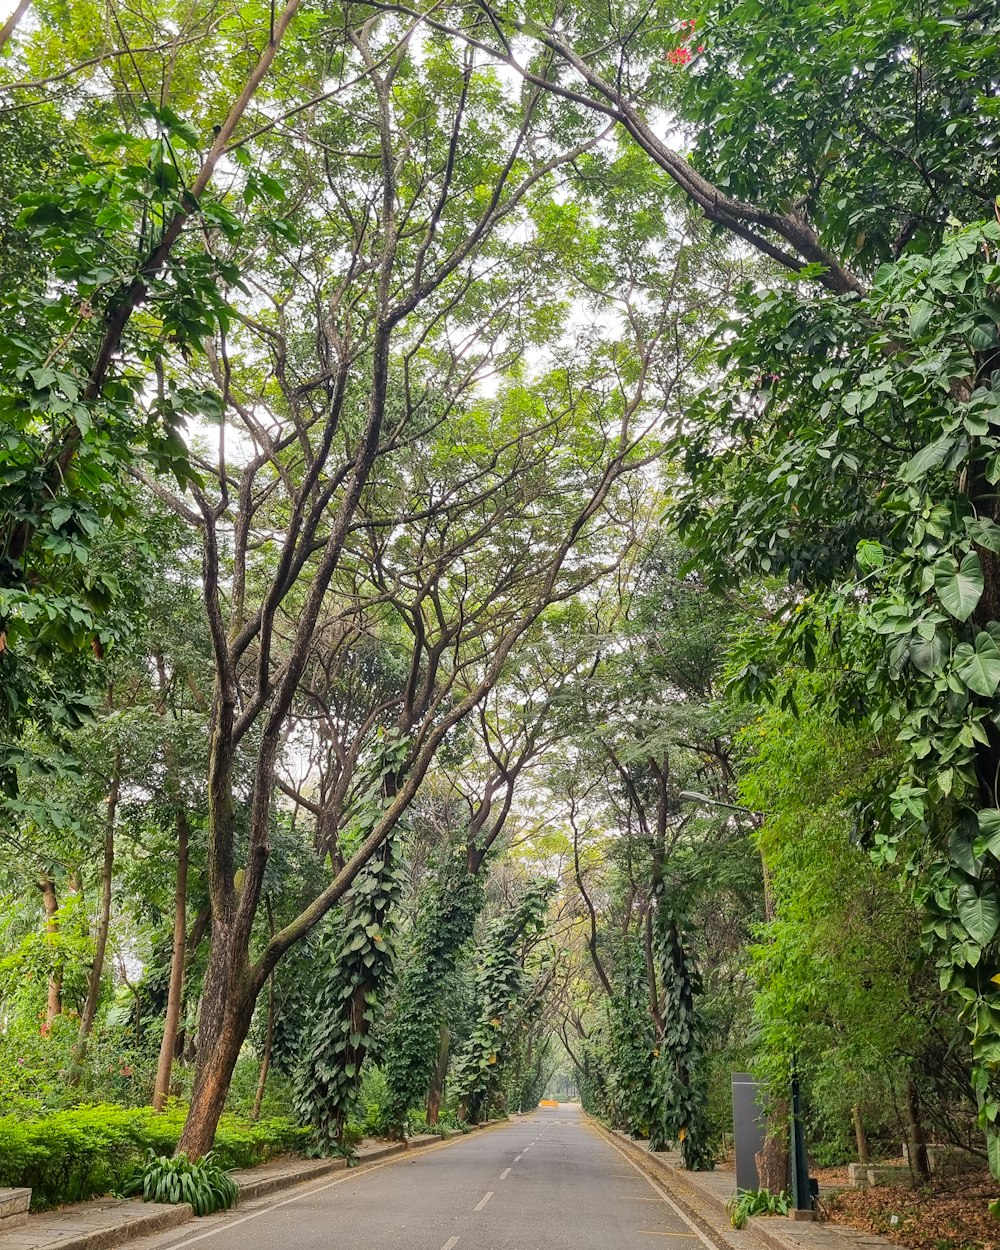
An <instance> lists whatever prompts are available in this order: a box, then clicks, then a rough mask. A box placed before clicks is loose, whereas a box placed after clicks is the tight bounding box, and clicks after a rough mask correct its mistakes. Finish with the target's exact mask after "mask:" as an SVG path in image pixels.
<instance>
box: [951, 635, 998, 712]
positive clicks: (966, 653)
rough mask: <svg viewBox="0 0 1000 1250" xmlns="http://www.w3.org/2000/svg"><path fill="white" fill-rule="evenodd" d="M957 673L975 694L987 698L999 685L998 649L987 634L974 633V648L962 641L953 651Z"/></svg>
mask: <svg viewBox="0 0 1000 1250" xmlns="http://www.w3.org/2000/svg"><path fill="white" fill-rule="evenodd" d="M955 660H956V662H957V664H958V675H959V677H961V679H962V680H963V681H964V682H965V684H966V685H967V686H968V687H969V689H970V690H971V691H973V692H974V693H975V694H981V695H983V696H985V697H986V698H989V697H990V696H991V695H992V694H994V693H995V692H996V689H997V687H998V686H1000V649H998V648H997V644H996V643H995V642H994V641H993V639H992V638H991V637H990V635H989V634H987V633H986V632H985V631H980V632H979V633H978V634H977V635H976V643H975V649H973V648H972V647H970V646H969V644H968V643H964V642H963V643H962V644H961V645H960V646H959V647H958V648H956V651H955Z"/></svg>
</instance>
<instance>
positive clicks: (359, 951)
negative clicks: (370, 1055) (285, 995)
mask: <svg viewBox="0 0 1000 1250" xmlns="http://www.w3.org/2000/svg"><path fill="white" fill-rule="evenodd" d="M393 849H394V848H393V843H392V841H391V840H387V841H386V842H385V843H384V844H383V846H382V848H381V850H380V851H379V852H378V853H377V854H376V855H375V856H373V858H372V859H371V861H370V862H369V863H368V865H367V866H366V868H365V869H364V871H363V872H362V873H360V874H359V876H358V878H357V880H356V881H355V883H354V887H353V890H352V892H351V896H350V900H349V902H348V904H347V906H346V909H345V911H346V915H344V916H343V919H342V923H340V924H338V923H337V921H338V920H340V919H341V917H340V916H336V917H335V919H334V922H333V924H332V925H330V927H329V928H328V931H327V937H326V939H325V940H324V943H323V946H322V948H321V949H322V951H323V953H324V955H328V956H329V965H328V966H329V976H328V978H327V980H326V981H325V982H324V983H323V985H322V986H320V987H319V990H318V994H317V997H316V1000H315V1003H314V1007H313V1013H312V1021H311V1025H310V1027H309V1029H308V1030H307V1033H306V1037H305V1040H304V1043H303V1047H302V1055H301V1060H300V1064H299V1068H298V1071H297V1074H296V1085H297V1088H296V1094H295V1110H296V1112H297V1114H298V1116H299V1119H300V1120H301V1121H302V1123H303V1124H308V1125H310V1126H311V1127H312V1129H313V1133H314V1136H315V1145H316V1148H317V1149H318V1150H319V1151H320V1152H323V1153H326V1152H329V1151H332V1150H336V1149H339V1148H341V1146H342V1142H343V1136H344V1127H345V1125H346V1123H347V1118H348V1115H349V1114H350V1112H351V1109H352V1107H353V1105H354V1099H355V1097H356V1095H357V1091H358V1086H359V1084H360V1078H361V1065H362V1063H363V1062H364V1058H365V1054H366V1052H367V1049H368V1035H369V1032H370V1030H371V1026H372V1023H373V1022H374V1020H375V1014H376V1011H377V1008H378V1000H379V992H380V990H381V988H382V987H383V986H384V984H385V982H386V979H387V977H388V975H389V974H390V973H391V971H392V959H393V949H392V943H391V929H392V922H393V910H394V908H395V906H396V904H397V902H398V898H399V882H398V878H397V874H396V871H395V866H394V854H393Z"/></svg>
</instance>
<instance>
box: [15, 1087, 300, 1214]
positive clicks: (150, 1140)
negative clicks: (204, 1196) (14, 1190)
mask: <svg viewBox="0 0 1000 1250" xmlns="http://www.w3.org/2000/svg"><path fill="white" fill-rule="evenodd" d="M184 1113H185V1109H184V1108H183V1107H175V1108H171V1109H169V1110H168V1111H166V1112H164V1113H162V1114H160V1115H156V1114H154V1113H153V1111H152V1110H151V1109H150V1108H148V1107H143V1108H139V1109H129V1108H125V1107H116V1106H114V1105H112V1104H100V1105H95V1106H88V1107H75V1108H73V1109H71V1110H67V1111H57V1112H53V1113H51V1114H48V1115H42V1116H38V1117H37V1118H34V1119H24V1118H22V1117H18V1116H3V1117H0V1186H7V1185H12V1186H18V1185H25V1186H29V1187H30V1188H31V1190H32V1206H33V1208H34V1209H36V1210H37V1209H41V1208H45V1207H51V1206H56V1205H58V1204H60V1203H63V1202H81V1201H85V1200H86V1199H88V1198H93V1197H97V1196H99V1195H101V1194H107V1193H114V1192H121V1190H122V1189H123V1188H124V1186H126V1185H127V1184H128V1183H129V1182H130V1181H131V1180H132V1179H133V1177H134V1176H135V1173H136V1171H137V1170H138V1168H139V1167H140V1166H141V1164H142V1161H143V1159H144V1158H145V1157H146V1156H147V1154H152V1155H153V1156H161V1155H169V1154H172V1153H173V1150H174V1148H175V1147H176V1145H177V1141H178V1139H179V1138H180V1134H181V1128H182V1126H183V1123H184ZM303 1136H304V1131H303V1130H301V1129H299V1128H297V1127H296V1126H295V1125H294V1124H292V1123H291V1122H290V1121H288V1120H285V1119H281V1118H279V1117H268V1118H265V1119H261V1120H259V1121H257V1122H256V1123H254V1122H252V1121H248V1120H243V1119H240V1118H239V1117H237V1116H232V1115H226V1116H223V1118H222V1121H221V1123H220V1125H219V1132H218V1134H217V1135H216V1141H215V1149H214V1151H213V1158H214V1160H215V1162H216V1164H217V1165H218V1166H219V1167H221V1168H234V1167H249V1166H252V1165H253V1164H255V1163H260V1162H261V1161H262V1160H264V1159H267V1158H269V1157H271V1156H272V1155H275V1154H278V1153H280V1152H282V1151H286V1150H290V1149H294V1148H295V1147H296V1146H298V1145H300V1144H301V1142H302V1139H303ZM184 1201H186V1199H184Z"/></svg>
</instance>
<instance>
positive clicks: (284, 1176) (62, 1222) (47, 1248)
mask: <svg viewBox="0 0 1000 1250" xmlns="http://www.w3.org/2000/svg"><path fill="white" fill-rule="evenodd" d="M477 1127H485V1126H477ZM460 1135H461V1134H460V1133H458V1131H457V1130H456V1131H455V1133H453V1134H452V1133H449V1134H447V1135H446V1136H447V1137H452V1136H460ZM441 1140H442V1138H441V1137H439V1136H437V1135H436V1134H424V1135H422V1136H420V1137H411V1138H410V1140H409V1142H408V1143H406V1144H404V1143H402V1142H374V1141H365V1142H362V1143H361V1145H360V1146H359V1147H358V1150H357V1157H358V1163H357V1167H358V1168H360V1169H363V1168H364V1167H365V1166H366V1165H371V1164H373V1163H376V1162H378V1161H379V1160H382V1159H387V1158H389V1157H391V1156H392V1155H396V1154H402V1153H404V1152H411V1151H413V1150H421V1149H426V1148H427V1147H428V1146H433V1145H436V1144H437V1143H438V1142H439V1141H441ZM346 1167H347V1161H346V1160H345V1159H342V1158H337V1159H302V1158H285V1159H279V1160H277V1161H276V1162H273V1163H264V1164H261V1166H260V1167H255V1168H244V1169H241V1170H239V1171H235V1172H234V1173H233V1179H234V1180H235V1181H236V1183H237V1184H238V1185H239V1187H240V1201H241V1202H249V1201H252V1200H253V1199H255V1198H260V1197H263V1196H264V1195H266V1194H270V1193H274V1192H275V1191H276V1190H279V1189H287V1188H290V1187H291V1186H293V1185H299V1184H302V1183H304V1182H306V1181H312V1180H317V1179H318V1178H320V1177H323V1176H326V1175H328V1174H329V1173H331V1172H338V1171H340V1170H341V1169H343V1168H346ZM193 1218H194V1215H193V1212H192V1210H191V1208H190V1206H188V1204H187V1203H185V1202H181V1203H177V1205H176V1206H174V1205H168V1204H166V1203H159V1202H139V1201H134V1200H128V1199H120V1198H100V1199H97V1200H95V1201H92V1202H77V1203H73V1204H71V1205H70V1206H65V1207H60V1208H59V1209H58V1210H57V1211H42V1212H39V1214H37V1215H31V1216H29V1217H28V1222H27V1223H26V1224H22V1225H20V1226H19V1227H18V1228H15V1229H12V1230H11V1231H10V1232H8V1233H3V1234H0V1250H109V1248H110V1247H112V1246H121V1245H124V1244H125V1243H126V1242H130V1241H135V1240H136V1238H138V1237H146V1236H148V1235H149V1234H150V1233H156V1232H160V1231H162V1230H165V1229H169V1228H173V1227H175V1226H176V1225H178V1224H183V1223H185V1222H186V1221H187V1220H190V1219H193Z"/></svg>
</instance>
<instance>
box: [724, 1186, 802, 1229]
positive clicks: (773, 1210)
mask: <svg viewBox="0 0 1000 1250" xmlns="http://www.w3.org/2000/svg"><path fill="white" fill-rule="evenodd" d="M791 1205H792V1204H791V1199H790V1198H789V1197H788V1194H786V1193H784V1192H782V1193H780V1194H772V1193H771V1191H770V1190H769V1189H741V1190H740V1191H739V1192H738V1193H736V1194H734V1195H733V1196H732V1198H730V1200H729V1202H728V1204H727V1210H728V1211H729V1222H730V1223H731V1224H732V1226H733V1228H746V1223H747V1220H748V1219H749V1218H750V1216H751V1215H787V1214H788V1212H789V1209H790V1207H791Z"/></svg>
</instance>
